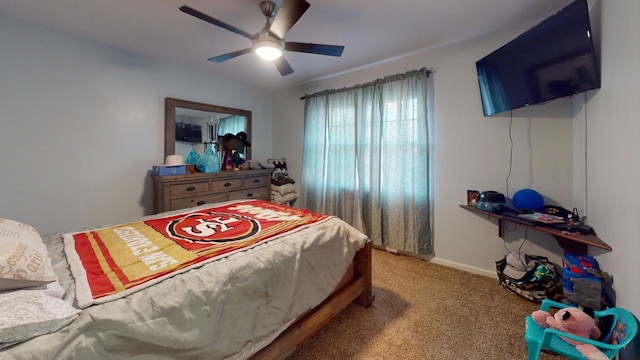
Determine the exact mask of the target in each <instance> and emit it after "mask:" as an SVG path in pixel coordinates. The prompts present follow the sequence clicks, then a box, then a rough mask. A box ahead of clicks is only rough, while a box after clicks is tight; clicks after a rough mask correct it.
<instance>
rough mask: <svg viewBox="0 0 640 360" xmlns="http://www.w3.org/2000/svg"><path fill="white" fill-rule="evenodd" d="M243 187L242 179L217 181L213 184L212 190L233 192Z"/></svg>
mask: <svg viewBox="0 0 640 360" xmlns="http://www.w3.org/2000/svg"><path fill="white" fill-rule="evenodd" d="M241 187H242V179H241V178H238V179H226V180H216V181H212V182H211V190H213V191H216V190H233V189H239V188H241Z"/></svg>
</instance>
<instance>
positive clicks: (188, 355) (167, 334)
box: [0, 218, 367, 360]
mask: <svg viewBox="0 0 640 360" xmlns="http://www.w3.org/2000/svg"><path fill="white" fill-rule="evenodd" d="M366 240H367V237H366V236H365V235H363V234H362V233H360V232H358V231H357V230H355V229H354V228H352V227H351V226H349V225H348V224H346V223H344V222H343V221H341V220H339V219H337V218H332V219H329V220H328V221H325V222H322V223H320V224H316V225H313V226H311V227H308V228H304V229H302V230H300V231H297V232H295V233H293V234H290V235H287V236H284V237H280V238H277V239H274V240H271V241H268V242H266V243H264V244H262V245H260V246H258V247H256V248H254V249H251V250H249V251H247V252H246V253H240V254H234V255H231V256H229V257H227V258H224V259H221V260H219V261H215V262H213V263H209V264H207V265H204V266H203V267H201V268H199V269H194V270H191V271H189V272H187V273H184V274H181V275H176V276H175V277H172V278H170V279H167V280H165V281H163V282H161V283H159V284H156V285H154V286H152V287H150V288H147V289H144V290H141V291H139V292H137V293H134V294H131V295H129V296H128V297H126V298H123V299H120V300H115V301H111V302H108V303H105V304H101V305H94V306H91V307H89V308H86V309H84V310H82V312H81V313H80V316H79V317H78V318H77V319H76V320H75V321H74V322H72V323H71V324H70V325H68V326H66V327H64V328H62V329H61V330H59V331H57V332H55V333H52V334H47V335H42V336H39V337H36V338H34V339H31V340H29V341H26V342H24V343H21V344H18V345H16V346H13V347H10V348H7V349H3V350H0V359H130V358H134V357H135V358H136V359H198V360H201V359H224V358H229V357H231V358H247V357H249V356H251V355H252V354H253V353H255V352H256V351H257V350H259V348H261V347H262V346H263V345H265V344H266V343H268V342H269V341H271V340H272V339H273V338H275V337H276V336H277V335H278V334H279V333H280V332H281V331H282V330H284V328H286V326H287V325H288V324H290V323H291V322H292V321H293V320H295V319H296V317H298V316H299V315H301V314H303V313H304V312H306V311H308V310H310V309H311V308H313V307H315V306H316V305H318V304H320V303H321V302H322V300H324V299H325V298H326V297H327V296H328V295H329V294H330V293H331V291H333V289H334V288H335V287H336V285H337V284H338V282H339V281H340V279H341V278H342V276H343V274H344V272H345V271H346V269H347V267H348V265H349V263H350V262H351V261H352V260H353V257H354V255H355V253H356V251H358V250H359V249H361V248H362V247H363V246H364V244H365V242H366ZM47 242H48V247H49V251H50V254H51V255H52V256H51V257H52V259H53V262H54V269H55V270H56V273H57V274H58V277H59V279H60V282H61V283H62V285H63V286H65V287H66V289H67V293H66V295H65V300H67V301H69V302H72V301H73V280H72V278H71V277H70V274H69V271H68V266H67V264H66V259H65V257H64V252H63V247H62V236H61V235H56V236H52V237H49V238H48V239H47Z"/></svg>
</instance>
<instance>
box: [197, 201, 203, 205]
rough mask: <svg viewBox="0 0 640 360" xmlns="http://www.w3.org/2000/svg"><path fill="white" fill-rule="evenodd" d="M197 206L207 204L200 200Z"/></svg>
mask: <svg viewBox="0 0 640 360" xmlns="http://www.w3.org/2000/svg"><path fill="white" fill-rule="evenodd" d="M197 204H198V205H204V204H205V202H204V200H200V201H198V202H197Z"/></svg>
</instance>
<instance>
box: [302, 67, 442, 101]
mask: <svg viewBox="0 0 640 360" xmlns="http://www.w3.org/2000/svg"><path fill="white" fill-rule="evenodd" d="M422 71H424V72H425V73H426V74H427V77H428V76H429V75H430V74H431V73H432V72H433V70H431V69H427V68H426V67H423V68H422V69H419V70H410V71H407V72H404V73H400V74H395V75H388V76H385V77H384V78H380V79H376V80H374V81H371V82H368V83H364V84H358V85H354V86H350V87H344V88H341V89H330V90H322V91H318V92H316V93H313V94H310V95H307V94H305V95H304V96H302V97H300V100H305V99H306V98H307V97H311V96H316V95H319V94H323V93H333V92H338V91H347V90H351V89H357V88H359V87H364V86H368V85H371V84H376V83H383V82H387V81H392V80H396V79H397V78H398V77H406V76H412V75H414V74H416V73H419V72H422Z"/></svg>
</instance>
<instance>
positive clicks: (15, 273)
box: [0, 218, 57, 291]
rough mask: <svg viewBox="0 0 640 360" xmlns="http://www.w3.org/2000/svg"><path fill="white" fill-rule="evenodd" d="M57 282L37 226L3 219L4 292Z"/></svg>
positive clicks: (0, 273)
mask: <svg viewBox="0 0 640 360" xmlns="http://www.w3.org/2000/svg"><path fill="white" fill-rule="evenodd" d="M55 280H57V277H56V274H55V273H54V272H53V268H52V267H51V260H50V259H49V255H48V253H47V247H46V245H45V244H44V242H43V241H42V238H41V237H40V234H38V231H36V229H34V228H33V227H31V226H29V225H26V224H23V223H21V222H18V221H14V220H9V219H2V218H0V291H6V290H15V289H22V288H26V287H32V286H40V285H44V284H47V283H50V282H52V281H55Z"/></svg>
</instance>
